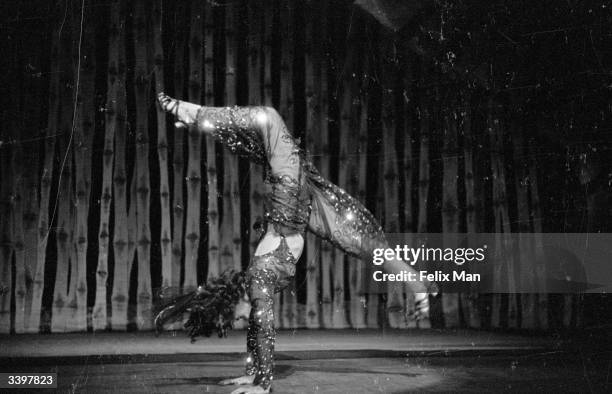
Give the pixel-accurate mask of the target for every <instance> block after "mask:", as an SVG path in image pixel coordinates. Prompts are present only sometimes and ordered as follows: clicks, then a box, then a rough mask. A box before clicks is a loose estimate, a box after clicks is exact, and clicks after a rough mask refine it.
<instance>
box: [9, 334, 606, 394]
mask: <svg viewBox="0 0 612 394" xmlns="http://www.w3.org/2000/svg"><path fill="white" fill-rule="evenodd" d="M243 350H244V331H235V332H231V333H230V336H229V338H226V339H219V338H207V339H202V340H199V341H198V342H196V343H195V344H190V343H189V340H188V338H186V336H184V334H183V333H179V334H177V335H172V334H171V333H164V334H163V335H161V336H160V337H158V338H156V337H155V336H154V335H153V334H152V333H96V334H53V335H17V336H0V372H57V373H58V382H59V389H58V391H59V392H84V393H110V392H114V393H202V392H207V393H230V392H231V391H232V388H231V387H221V386H218V385H217V384H216V383H217V382H218V381H219V380H220V379H223V378H227V377H230V376H235V375H239V374H240V373H241V372H242V356H241V352H242V351H243ZM276 358H277V363H276V364H277V365H276V380H275V383H274V392H275V393H311V392H319V393H351V394H355V393H375V392H380V393H406V392H413V391H430V392H436V391H437V392H448V391H453V392H455V391H460V392H492V391H493V392H497V391H509V392H517V391H518V392H534V391H540V392H553V391H554V392H566V391H571V392H610V389H611V388H612V382H610V367H611V365H612V355H611V353H610V352H609V351H607V350H605V349H599V350H598V349H597V347H596V346H595V347H581V346H578V347H575V346H574V347H572V346H571V344H570V345H568V344H567V343H566V342H564V341H561V340H560V339H558V338H551V337H545V336H537V337H530V336H524V335H521V336H519V335H510V334H502V333H491V332H486V331H469V330H468V331H448V330H447V331H437V330H402V331H399V330H296V331H281V332H279V336H278V340H277V357H276Z"/></svg>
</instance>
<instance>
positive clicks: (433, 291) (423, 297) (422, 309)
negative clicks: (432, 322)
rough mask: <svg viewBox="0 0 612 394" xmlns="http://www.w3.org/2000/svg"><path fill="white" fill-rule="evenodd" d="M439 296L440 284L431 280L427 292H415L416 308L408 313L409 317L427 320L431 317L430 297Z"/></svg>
mask: <svg viewBox="0 0 612 394" xmlns="http://www.w3.org/2000/svg"><path fill="white" fill-rule="evenodd" d="M430 296H431V297H439V296H440V290H439V289H438V286H437V285H436V284H435V283H434V282H431V283H430V284H429V286H428V287H427V293H415V297H414V310H413V311H411V312H410V313H409V314H408V315H407V318H408V319H413V320H416V321H419V320H425V319H428V318H429V297H430Z"/></svg>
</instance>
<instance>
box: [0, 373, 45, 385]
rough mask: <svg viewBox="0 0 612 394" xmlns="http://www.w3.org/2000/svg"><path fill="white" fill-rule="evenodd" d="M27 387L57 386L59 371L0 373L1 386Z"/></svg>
mask: <svg viewBox="0 0 612 394" xmlns="http://www.w3.org/2000/svg"><path fill="white" fill-rule="evenodd" d="M25 387H28V388H54V387H57V373H0V388H25Z"/></svg>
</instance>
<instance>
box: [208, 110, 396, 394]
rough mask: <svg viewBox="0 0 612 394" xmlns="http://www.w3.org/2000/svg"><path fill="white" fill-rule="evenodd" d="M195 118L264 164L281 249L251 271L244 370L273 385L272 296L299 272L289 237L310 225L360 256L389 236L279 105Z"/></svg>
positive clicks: (270, 216)
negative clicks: (327, 172)
mask: <svg viewBox="0 0 612 394" xmlns="http://www.w3.org/2000/svg"><path fill="white" fill-rule="evenodd" d="M196 123H197V127H198V128H199V129H200V130H202V131H203V132H205V133H207V134H209V135H211V136H213V137H214V138H215V139H217V140H218V141H220V142H221V143H222V144H223V145H225V146H226V147H227V148H229V149H230V150H231V151H232V152H233V153H235V154H238V155H241V156H245V157H247V158H248V159H249V160H250V161H252V162H255V163H259V164H261V165H263V166H264V168H265V179H264V187H265V195H264V213H265V221H266V223H268V224H271V225H273V226H274V229H275V230H276V232H277V233H279V234H280V235H281V236H282V237H283V238H281V243H280V245H279V247H278V248H277V249H275V250H273V251H272V252H270V253H267V254H265V255H262V256H254V257H253V260H252V261H251V264H250V265H249V268H248V270H247V289H248V293H249V297H250V299H251V304H252V309H251V315H250V319H249V328H248V332H247V353H248V357H247V368H246V373H247V374H248V375H253V374H254V375H255V384H256V385H260V386H262V387H263V388H268V387H269V386H270V385H271V382H272V375H273V368H274V360H273V351H274V338H275V331H274V315H273V293H274V292H277V291H280V290H282V289H283V287H284V286H285V285H286V284H287V283H288V280H289V279H290V278H291V277H293V275H294V274H295V263H296V261H295V258H294V257H293V256H292V255H291V253H290V252H289V248H288V247H287V244H286V242H285V239H284V237H285V236H288V235H291V234H295V233H299V234H303V233H304V232H305V231H306V230H308V231H311V232H312V233H314V234H316V235H317V236H319V237H321V238H323V239H326V240H328V241H330V242H331V243H333V244H334V245H336V246H337V247H339V248H341V249H342V250H344V251H345V252H347V253H349V254H352V255H354V256H358V257H371V251H372V249H373V248H375V247H381V246H386V241H385V237H384V234H383V232H382V228H381V226H380V225H379V224H378V222H377V221H376V219H375V218H374V217H373V216H372V214H371V213H370V212H369V211H368V210H367V209H366V208H365V207H364V206H363V205H362V204H361V203H360V202H359V201H358V200H356V199H355V198H353V197H352V196H350V195H349V194H348V193H346V192H345V191H344V190H342V189H341V188H340V187H338V186H336V185H334V184H333V183H331V182H330V181H328V180H326V179H324V178H323V177H322V176H321V175H320V174H319V173H318V171H317V170H316V168H315V167H314V166H313V164H312V162H311V161H310V160H309V159H308V157H307V154H306V152H305V151H303V150H302V149H300V147H299V145H298V142H297V141H296V140H295V139H294V138H293V136H292V135H291V134H290V132H289V131H288V130H287V127H286V126H285V123H284V121H283V120H282V118H281V117H280V115H279V114H278V113H277V112H276V110H274V109H272V108H269V107H226V108H219V107H201V108H200V110H199V111H198V114H197V117H196Z"/></svg>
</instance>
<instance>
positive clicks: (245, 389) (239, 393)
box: [232, 384, 270, 394]
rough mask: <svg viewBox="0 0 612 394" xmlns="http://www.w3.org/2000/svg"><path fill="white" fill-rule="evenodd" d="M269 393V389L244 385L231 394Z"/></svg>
mask: <svg viewBox="0 0 612 394" xmlns="http://www.w3.org/2000/svg"><path fill="white" fill-rule="evenodd" d="M269 392H270V389H269V388H267V389H264V388H263V387H261V386H253V385H250V384H249V385H245V386H241V387H238V388H237V389H236V390H234V391H232V394H267V393H269Z"/></svg>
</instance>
